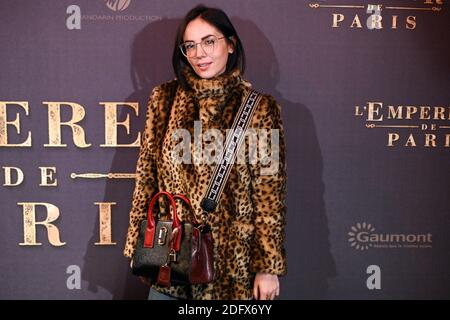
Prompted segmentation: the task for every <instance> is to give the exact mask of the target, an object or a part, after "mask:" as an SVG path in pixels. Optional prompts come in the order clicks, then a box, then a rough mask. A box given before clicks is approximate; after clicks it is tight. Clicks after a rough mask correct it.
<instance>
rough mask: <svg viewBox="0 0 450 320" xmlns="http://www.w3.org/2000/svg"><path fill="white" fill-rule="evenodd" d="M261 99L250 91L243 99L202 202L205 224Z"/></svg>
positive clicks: (254, 92) (253, 91) (257, 93)
mask: <svg viewBox="0 0 450 320" xmlns="http://www.w3.org/2000/svg"><path fill="white" fill-rule="evenodd" d="M261 97H262V95H261V94H260V93H259V92H257V91H255V90H253V89H250V90H249V91H248V92H247V94H246V95H245V97H244V99H242V103H241V106H240V107H239V110H238V113H237V114H236V117H235V118H234V121H233V125H232V127H231V134H228V135H227V139H226V141H225V148H224V150H223V152H222V153H221V154H220V156H219V161H218V163H217V165H216V166H215V168H214V171H213V175H212V178H211V180H210V182H209V185H208V189H207V190H206V193H205V196H204V197H203V199H202V202H201V207H202V210H203V223H205V222H206V215H207V214H209V213H211V212H213V211H214V209H215V208H216V206H217V204H218V203H219V199H220V196H221V195H222V192H223V188H224V186H225V183H226V182H227V180H228V177H229V175H230V171H231V168H232V165H233V163H234V159H235V158H236V155H237V153H238V151H239V149H240V147H241V145H242V142H243V141H244V137H245V132H246V130H247V128H248V126H249V124H250V120H251V118H252V116H253V113H254V111H255V109H256V107H257V106H258V103H259V101H260V100H261Z"/></svg>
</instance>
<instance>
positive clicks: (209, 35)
mask: <svg viewBox="0 0 450 320" xmlns="http://www.w3.org/2000/svg"><path fill="white" fill-rule="evenodd" d="M211 36H215V37H217V36H216V35H214V34H208V35H206V36H204V37H203V38H201V39H200V40H205V39H206V38H209V37H211ZM184 42H194V40H185V41H184Z"/></svg>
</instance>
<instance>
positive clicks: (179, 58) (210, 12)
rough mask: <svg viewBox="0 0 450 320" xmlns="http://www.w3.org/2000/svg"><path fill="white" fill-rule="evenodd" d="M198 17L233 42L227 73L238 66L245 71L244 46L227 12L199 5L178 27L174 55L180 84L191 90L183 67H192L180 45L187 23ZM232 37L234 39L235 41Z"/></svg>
mask: <svg viewBox="0 0 450 320" xmlns="http://www.w3.org/2000/svg"><path fill="white" fill-rule="evenodd" d="M198 17H201V18H202V19H203V20H205V21H206V22H208V23H209V24H211V25H213V26H214V27H216V28H217V29H218V30H219V31H220V32H222V33H223V35H224V36H225V37H226V41H228V43H231V44H233V47H234V50H233V53H231V54H230V55H229V56H228V61H227V67H226V69H225V73H229V72H230V71H232V70H234V69H236V68H239V69H240V70H241V72H242V73H244V71H245V53H244V47H243V46H242V43H241V39H239V36H238V35H237V32H236V30H235V29H234V27H233V24H232V23H231V21H230V19H229V18H228V16H227V15H226V13H225V12H223V11H222V10H220V9H217V8H208V7H205V6H204V5H198V6H196V7H195V8H193V9H191V10H190V11H189V12H188V13H187V14H186V16H185V17H184V19H183V21H182V22H181V24H180V26H179V27H178V31H177V36H176V38H175V46H174V48H173V55H172V66H173V70H174V72H175V76H176V77H177V78H178V81H179V82H180V84H181V85H182V86H183V87H184V88H185V89H187V90H189V89H190V87H189V85H188V83H187V81H186V78H185V77H184V75H183V67H184V66H188V67H189V68H191V69H192V67H191V65H190V64H189V62H188V60H187V58H186V57H185V56H184V55H183V54H182V53H181V52H180V48H179V46H180V45H181V44H182V43H183V36H184V32H185V30H186V27H187V25H188V24H189V22H191V21H192V20H195V19H196V18H198ZM231 39H233V40H234V42H233V40H231Z"/></svg>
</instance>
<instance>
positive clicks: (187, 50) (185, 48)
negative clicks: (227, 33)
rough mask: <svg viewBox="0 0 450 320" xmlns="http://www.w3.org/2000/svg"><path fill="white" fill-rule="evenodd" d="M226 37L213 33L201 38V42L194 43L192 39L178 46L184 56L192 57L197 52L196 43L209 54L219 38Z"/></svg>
mask: <svg viewBox="0 0 450 320" xmlns="http://www.w3.org/2000/svg"><path fill="white" fill-rule="evenodd" d="M224 38H226V37H220V38H218V37H216V36H214V35H210V36H208V37H207V38H205V39H203V40H202V41H201V42H198V43H195V42H194V41H186V42H184V43H182V44H180V46H179V48H180V50H181V53H182V54H183V55H184V56H185V57H186V58H192V57H193V56H195V55H196V54H197V45H198V44H199V45H201V46H202V49H203V51H204V52H205V53H206V54H207V55H209V54H212V53H213V52H214V49H215V48H216V46H217V43H218V42H219V40H221V39H224Z"/></svg>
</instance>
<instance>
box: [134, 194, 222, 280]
mask: <svg viewBox="0 0 450 320" xmlns="http://www.w3.org/2000/svg"><path fill="white" fill-rule="evenodd" d="M161 196H165V197H166V198H167V199H168V200H169V206H168V207H167V208H168V209H170V207H172V217H171V219H172V220H162V219H157V218H156V219H155V216H154V213H153V208H154V206H155V203H156V201H157V199H158V198H160V197H161ZM175 199H180V200H181V201H182V202H183V203H185V204H186V205H187V206H188V207H189V209H190V210H191V212H192V206H191V204H190V202H189V199H187V198H186V197H185V196H183V195H172V194H171V193H169V192H166V191H161V192H158V193H157V194H155V195H154V196H153V198H152V200H151V201H150V204H149V208H148V214H147V219H146V220H144V221H142V223H141V226H140V230H139V236H138V242H137V246H136V252H135V254H134V257H133V264H132V272H133V274H135V275H138V276H143V277H146V278H150V279H151V280H152V282H156V283H158V284H159V285H162V286H170V285H182V284H200V283H208V282H211V281H213V279H214V263H213V253H214V250H213V239H212V234H211V229H210V227H209V226H208V225H207V224H206V223H202V224H199V223H197V221H196V220H195V217H194V215H192V217H193V219H192V221H191V222H189V221H186V222H181V221H180V219H179V217H178V215H177V207H176V202H175Z"/></svg>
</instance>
